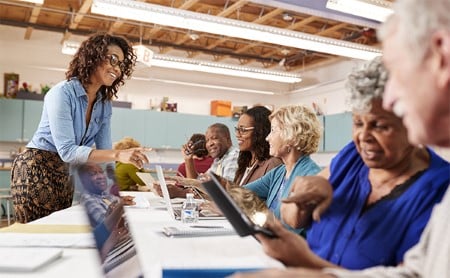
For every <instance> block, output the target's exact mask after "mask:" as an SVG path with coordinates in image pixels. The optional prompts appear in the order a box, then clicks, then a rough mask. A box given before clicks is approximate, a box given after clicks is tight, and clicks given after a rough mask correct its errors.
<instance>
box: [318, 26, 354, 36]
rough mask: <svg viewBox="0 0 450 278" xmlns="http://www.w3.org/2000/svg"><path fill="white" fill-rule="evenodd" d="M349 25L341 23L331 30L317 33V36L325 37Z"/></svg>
mask: <svg viewBox="0 0 450 278" xmlns="http://www.w3.org/2000/svg"><path fill="white" fill-rule="evenodd" d="M347 25H348V24H347V23H339V24H336V25H334V26H332V27H330V28H326V29H325V30H322V31H320V32H318V33H316V35H320V36H325V35H328V34H330V33H331V32H335V31H337V30H339V29H342V28H345V27H346V26H347Z"/></svg>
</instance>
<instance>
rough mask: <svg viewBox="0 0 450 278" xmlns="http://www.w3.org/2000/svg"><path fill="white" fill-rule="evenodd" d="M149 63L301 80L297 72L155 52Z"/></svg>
mask: <svg viewBox="0 0 450 278" xmlns="http://www.w3.org/2000/svg"><path fill="white" fill-rule="evenodd" d="M151 64H152V66H155V67H164V68H176V69H183V70H193V71H200V72H207V73H216V74H224V75H229V76H238V77H246V78H254V79H261V80H269V81H275V82H283V83H297V82H301V81H302V79H301V77H300V75H299V74H298V73H289V72H284V71H274V70H265V69H260V68H254V67H244V66H239V65H230V64H223V63H216V62H208V61H202V60H195V59H186V58H182V57H174V56H166V55H157V54H155V55H154V56H153V60H152V62H151Z"/></svg>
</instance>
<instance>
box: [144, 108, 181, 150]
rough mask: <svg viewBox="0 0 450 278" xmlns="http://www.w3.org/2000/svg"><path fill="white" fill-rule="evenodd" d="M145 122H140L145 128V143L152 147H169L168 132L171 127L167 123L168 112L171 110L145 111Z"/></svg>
mask: <svg viewBox="0 0 450 278" xmlns="http://www.w3.org/2000/svg"><path fill="white" fill-rule="evenodd" d="M143 112H145V113H144V116H143V124H140V127H141V129H142V130H144V138H145V139H144V144H143V145H145V146H146V147H152V148H168V144H167V134H168V130H169V128H173V127H168V125H167V114H168V113H169V112H157V111H143Z"/></svg>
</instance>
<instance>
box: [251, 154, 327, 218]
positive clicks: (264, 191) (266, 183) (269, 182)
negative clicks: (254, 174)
mask: <svg viewBox="0 0 450 278" xmlns="http://www.w3.org/2000/svg"><path fill="white" fill-rule="evenodd" d="M319 172H320V167H319V166H318V165H317V164H316V163H315V162H314V161H313V160H312V159H311V157H310V156H309V155H305V156H302V157H300V158H299V159H298V160H297V162H296V163H295V165H294V168H293V169H292V173H291V175H290V176H289V179H286V178H285V177H286V165H284V164H281V165H279V166H278V167H276V168H273V169H272V170H271V171H270V172H268V173H266V174H265V175H264V176H262V177H261V178H259V179H257V180H255V181H254V182H251V183H248V184H246V185H245V186H244V187H245V188H247V189H250V190H251V191H253V192H255V193H256V195H258V197H259V198H261V199H262V200H264V201H265V202H266V205H267V207H269V208H270V209H271V210H272V211H273V213H274V214H275V216H276V217H277V218H279V219H280V217H281V216H280V214H281V213H280V206H281V199H283V198H286V197H287V196H288V195H289V192H290V190H291V186H292V183H293V181H294V180H295V178H296V177H297V176H314V175H316V174H317V173H319Z"/></svg>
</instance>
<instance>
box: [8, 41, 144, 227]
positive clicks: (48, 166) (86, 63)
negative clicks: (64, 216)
mask: <svg viewBox="0 0 450 278" xmlns="http://www.w3.org/2000/svg"><path fill="white" fill-rule="evenodd" d="M135 62H136V55H135V54H134V53H133V48H132V46H131V44H130V43H129V42H128V41H127V40H126V39H125V38H122V37H117V36H112V35H108V34H96V35H93V36H91V37H89V38H88V39H87V40H86V41H84V42H83V43H82V44H81V46H80V48H79V50H78V52H77V53H76V54H75V56H74V57H73V59H72V61H71V62H70V65H69V70H68V71H67V72H66V78H67V79H66V80H64V81H62V82H60V83H58V84H57V85H55V86H54V87H53V88H52V89H51V90H50V91H49V92H48V93H47V94H46V96H45V100H44V108H43V112H42V116H41V121H40V123H39V126H38V129H37V131H36V132H35V134H34V136H33V138H32V139H31V141H30V142H29V143H28V145H27V148H26V150H25V151H24V152H22V153H21V154H19V155H18V156H17V157H16V159H15V160H14V162H13V166H12V170H11V171H12V172H11V193H12V195H13V203H14V211H15V214H16V221H18V222H21V223H26V222H29V221H33V220H35V219H38V218H41V217H44V216H47V215H49V214H50V213H52V212H54V211H57V210H61V209H64V208H67V207H69V206H71V204H72V197H73V191H74V188H73V185H72V183H71V182H70V178H69V164H71V163H84V162H87V161H89V162H95V163H102V162H110V161H120V162H124V163H132V164H134V165H135V166H136V167H138V168H141V167H142V165H143V163H144V162H145V163H146V162H148V159H147V157H146V156H145V151H146V149H145V148H134V149H128V150H112V142H111V115H112V99H113V98H114V97H117V91H118V89H119V87H120V86H122V85H123V84H124V79H125V78H129V77H130V76H131V73H132V71H133V67H134V65H135ZM94 145H95V148H94Z"/></svg>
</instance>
